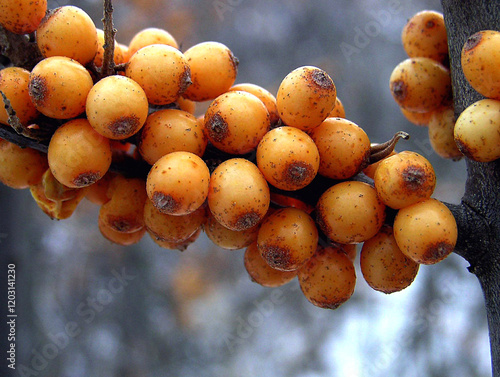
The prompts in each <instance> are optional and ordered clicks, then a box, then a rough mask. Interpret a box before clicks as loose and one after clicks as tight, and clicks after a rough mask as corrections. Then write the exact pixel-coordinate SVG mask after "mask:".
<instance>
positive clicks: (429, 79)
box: [389, 58, 451, 112]
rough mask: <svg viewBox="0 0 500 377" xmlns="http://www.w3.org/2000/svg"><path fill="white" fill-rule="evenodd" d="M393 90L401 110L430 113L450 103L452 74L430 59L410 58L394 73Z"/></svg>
mask: <svg viewBox="0 0 500 377" xmlns="http://www.w3.org/2000/svg"><path fill="white" fill-rule="evenodd" d="M389 84H390V89H391V92H392V96H393V97H394V100H395V101H396V102H397V103H398V105H399V106H401V107H403V108H405V109H407V110H410V111H414V112H429V111H432V110H435V109H437V108H438V107H440V106H441V105H442V104H444V103H446V102H447V101H449V99H450V97H451V78H450V71H449V70H448V69H447V68H445V67H444V66H443V65H441V64H440V63H438V62H436V61H435V60H432V59H429V58H410V59H406V60H404V61H402V62H401V63H399V64H398V65H397V66H396V68H394V70H393V71H392V74H391V77H390V82H389Z"/></svg>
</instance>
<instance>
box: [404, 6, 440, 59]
mask: <svg viewBox="0 0 500 377" xmlns="http://www.w3.org/2000/svg"><path fill="white" fill-rule="evenodd" d="M401 39H402V41H403V48H404V49H405V51H406V53H407V54H408V56H409V57H410V58H416V57H425V58H430V59H433V60H436V61H438V62H439V63H444V62H446V61H447V59H448V37H447V35H446V27H445V24H444V17H443V15H442V14H441V13H439V12H435V11H431V10H424V11H421V12H418V13H417V14H415V15H414V16H413V17H412V18H410V19H409V20H408V22H407V23H406V25H405V26H404V28H403V32H402V34H401Z"/></svg>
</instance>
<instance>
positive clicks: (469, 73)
mask: <svg viewBox="0 0 500 377" xmlns="http://www.w3.org/2000/svg"><path fill="white" fill-rule="evenodd" d="M461 61H462V70H463V71H464V75H465V78H466V79H467V81H469V83H470V84H471V86H472V87H473V88H474V89H475V90H476V91H477V92H479V93H481V94H482V95H483V96H485V97H488V98H495V99H498V100H500V69H499V68H498V66H499V62H500V32H499V31H496V30H483V31H479V32H477V33H476V34H474V35H472V36H470V37H469V39H467V41H466V42H465V45H464V47H463V49H462V56H461Z"/></svg>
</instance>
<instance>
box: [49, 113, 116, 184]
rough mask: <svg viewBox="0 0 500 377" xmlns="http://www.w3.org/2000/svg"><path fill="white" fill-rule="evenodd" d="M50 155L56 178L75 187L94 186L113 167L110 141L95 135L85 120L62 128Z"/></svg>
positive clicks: (77, 120) (53, 138)
mask: <svg viewBox="0 0 500 377" xmlns="http://www.w3.org/2000/svg"><path fill="white" fill-rule="evenodd" d="M47 156H48V160H49V167H50V170H51V171H52V173H53V174H54V176H55V177H56V179H57V180H58V181H59V182H61V183H62V184H63V185H66V186H68V187H73V188H78V187H84V186H88V185H91V184H92V183H95V182H96V181H98V180H99V179H101V178H102V177H103V176H104V174H106V172H107V171H108V169H109V166H110V165H111V147H110V145H109V140H108V139H106V138H105V137H104V136H102V135H100V134H98V133H97V132H95V131H94V129H93V128H92V126H91V125H90V123H89V122H88V121H87V120H86V119H74V120H70V121H69V122H66V123H64V124H63V125H62V126H60V127H59V128H58V129H57V130H56V132H55V133H54V135H52V138H51V139H50V143H49V150H48V154H47Z"/></svg>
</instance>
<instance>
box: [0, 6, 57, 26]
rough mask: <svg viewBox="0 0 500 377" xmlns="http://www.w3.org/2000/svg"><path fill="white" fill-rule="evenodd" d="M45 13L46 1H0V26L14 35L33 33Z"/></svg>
mask: <svg viewBox="0 0 500 377" xmlns="http://www.w3.org/2000/svg"><path fill="white" fill-rule="evenodd" d="M46 11H47V0H35V1H33V0H17V1H13V0H1V1H0V24H1V25H2V26H3V27H4V28H6V29H7V30H8V31H11V32H13V33H16V34H29V33H33V32H34V31H35V30H36V29H37V28H38V25H40V22H41V21H42V19H43V17H44V16H45V12H46Z"/></svg>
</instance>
